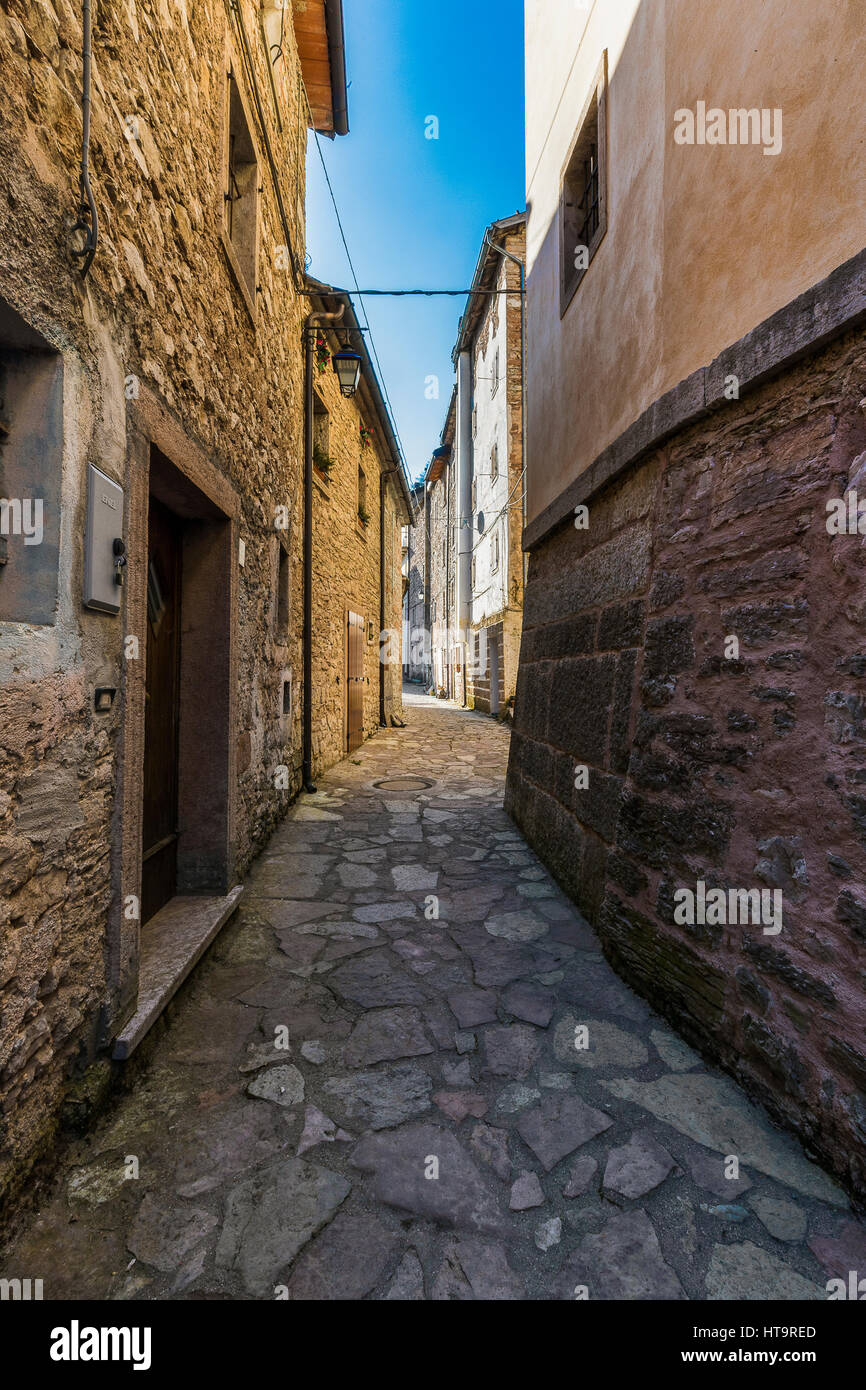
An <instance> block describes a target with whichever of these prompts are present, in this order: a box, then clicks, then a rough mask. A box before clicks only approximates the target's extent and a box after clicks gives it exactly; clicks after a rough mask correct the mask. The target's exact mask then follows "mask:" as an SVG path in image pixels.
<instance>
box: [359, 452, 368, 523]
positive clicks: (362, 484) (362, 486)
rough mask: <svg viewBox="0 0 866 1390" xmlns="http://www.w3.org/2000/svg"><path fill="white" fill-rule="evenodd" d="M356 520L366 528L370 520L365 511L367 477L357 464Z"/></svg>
mask: <svg viewBox="0 0 866 1390" xmlns="http://www.w3.org/2000/svg"><path fill="white" fill-rule="evenodd" d="M358 520H359V521H361V522H363V524H364V525H365V526H366V525H367V523H368V521H369V520H370V513H369V512H368V511H367V475H366V473H365V472H364V470H363V468H362V467H361V465H360V463H359V464H358Z"/></svg>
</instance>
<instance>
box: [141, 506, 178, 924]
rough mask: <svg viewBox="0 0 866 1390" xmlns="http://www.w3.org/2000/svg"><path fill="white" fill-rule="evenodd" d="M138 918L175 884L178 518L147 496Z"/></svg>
mask: <svg viewBox="0 0 866 1390" xmlns="http://www.w3.org/2000/svg"><path fill="white" fill-rule="evenodd" d="M147 561H148V564H147V677H146V687H145V688H146V696H145V715H144V808H143V816H142V822H143V831H142V875H141V879H142V881H141V920H142V922H147V921H148V920H149V919H150V918H151V917H153V915H154V913H156V912H158V911H159V909H160V908H161V907H163V906H164V905H165V903H167V902H168V900H169V898H171V897H173V896H174V893H175V890H176V888H177V789H178V769H177V756H178V746H177V735H178V702H179V688H180V565H181V552H180V522H179V520H178V518H177V517H176V516H175V515H174V513H173V512H170V511H169V510H168V508H167V507H164V506H163V505H162V504H161V503H160V502H157V501H156V499H155V498H153V497H152V498H151V499H150V511H149V515H148V544H147Z"/></svg>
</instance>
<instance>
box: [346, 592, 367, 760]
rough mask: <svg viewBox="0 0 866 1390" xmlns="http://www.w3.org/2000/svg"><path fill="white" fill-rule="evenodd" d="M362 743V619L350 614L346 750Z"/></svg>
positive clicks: (347, 630) (347, 635)
mask: <svg viewBox="0 0 866 1390" xmlns="http://www.w3.org/2000/svg"><path fill="white" fill-rule="evenodd" d="M363 742H364V619H363V618H362V617H361V616H360V615H359V614H358V613H350V614H349V615H348V622H347V626H346V749H347V751H348V752H349V753H354V751H355V749H356V748H360V747H361V744H362V743H363Z"/></svg>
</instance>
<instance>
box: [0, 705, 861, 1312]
mask: <svg viewBox="0 0 866 1390" xmlns="http://www.w3.org/2000/svg"><path fill="white" fill-rule="evenodd" d="M406 708H407V718H408V720H409V724H408V727H407V728H406V729H404V730H392V731H388V732H385V731H383V732H382V733H381V734H380V735H379V736H377V737H376V738H375V739H373V740H372V742H370V743H369V744H368V745H367V746H366V747H364V748H363V749H362V750H361V751H359V752H358V753H357V754H356V755H354V756H353V757H352V758H350V759H349V760H348V761H346V762H344V763H342V764H340V765H339V766H338V767H336V768H334V769H333V770H332V771H331V772H330V773H329V774H328V775H327V776H325V777H323V778H322V779H321V782H320V785H319V790H318V793H317V794H316V795H315V796H314V797H303V798H302V799H301V800H300V802H299V803H298V804H297V805H296V806H295V808H294V809H293V811H292V813H291V815H290V817H289V819H288V820H287V822H286V823H285V824H284V825H283V827H282V828H281V829H280V831H279V832H278V833H277V834H276V835H275V837H274V838H273V840H272V841H271V844H270V846H269V848H268V850H267V851H266V853H265V854H264V855H263V856H262V858H261V859H260V860H259V861H258V863H257V864H256V866H255V868H254V871H253V873H252V874H251V876H250V879H249V881H248V884H247V891H246V896H245V898H244V900H243V903H242V907H241V910H240V911H239V913H238V915H237V916H236V918H235V919H234V920H233V921H232V922H231V923H230V924H229V926H228V927H227V928H226V929H225V931H224V932H223V934H222V935H221V937H220V938H219V939H218V941H217V942H216V944H215V946H214V948H213V949H212V950H211V952H210V954H209V956H208V958H207V959H206V960H205V961H204V962H203V964H202V965H201V967H200V968H199V970H198V971H197V973H196V974H195V976H194V978H193V980H192V981H191V983H190V984H189V985H188V987H187V988H186V990H185V991H184V992H183V994H182V995H181V996H180V997H179V998H178V999H177V1000H176V1001H175V1003H174V1005H173V1006H172V1008H171V1010H170V1014H169V1017H168V1020H167V1022H166V1023H164V1024H162V1025H160V1036H159V1037H158V1038H157V1040H156V1042H155V1045H153V1046H152V1047H151V1052H150V1057H149V1060H148V1062H147V1065H146V1067H143V1068H142V1067H139V1069H138V1071H137V1072H136V1074H135V1077H134V1084H133V1085H132V1087H131V1089H130V1090H129V1092H128V1093H127V1094H124V1095H122V1096H120V1097H119V1098H118V1099H116V1100H115V1101H114V1102H113V1103H112V1106H111V1108H110V1109H109V1110H108V1112H107V1113H106V1114H104V1115H103V1117H102V1119H101V1121H100V1122H99V1123H98V1125H97V1126H96V1128H95V1129H94V1130H93V1131H92V1133H91V1134H90V1135H89V1136H88V1137H87V1139H86V1140H83V1141H80V1142H79V1143H78V1144H77V1146H76V1147H75V1148H74V1150H72V1151H71V1152H69V1153H68V1154H67V1156H66V1157H65V1159H64V1163H63V1168H62V1171H61V1173H60V1175H59V1178H58V1183H57V1186H56V1188H55V1190H54V1193H53V1195H52V1196H50V1197H49V1198H46V1200H45V1201H44V1202H43V1204H42V1207H41V1210H40V1212H39V1214H38V1216H35V1217H34V1218H33V1219H32V1220H31V1222H30V1225H29V1228H28V1229H26V1230H25V1231H24V1232H23V1233H22V1234H20V1235H19V1238H18V1242H17V1244H16V1246H15V1247H14V1249H13V1250H12V1251H11V1252H9V1253H8V1255H7V1257H6V1258H5V1259H4V1260H3V1261H2V1265H3V1269H2V1272H3V1274H4V1275H6V1276H9V1277H11V1276H15V1275H18V1276H20V1277H28V1276H29V1277H34V1278H39V1277H41V1278H43V1279H44V1281H45V1297H46V1298H49V1297H51V1298H70V1299H81V1298H100V1299H101V1298H113V1299H135V1298H144V1299H150V1298H245V1297H246V1298H256V1299H261V1298H265V1299H273V1298H274V1297H281V1296H282V1297H285V1296H286V1291H287V1295H288V1297H289V1298H292V1299H361V1298H374V1299H394V1300H407V1299H409V1300H412V1299H521V1298H531V1299H548V1298H574V1297H575V1296H580V1292H579V1291H580V1290H581V1289H582V1288H585V1289H586V1291H587V1293H588V1296H589V1297H590V1298H591V1299H623V1298H627V1299H695V1300H701V1299H727V1298H750V1299H776V1298H782V1299H802V1298H806V1299H823V1298H826V1297H827V1293H826V1283H827V1280H828V1279H830V1278H832V1277H837V1276H838V1277H841V1278H845V1279H847V1276H848V1271H849V1270H851V1269H857V1268H858V1267H859V1268H860V1269H861V1270H862V1271H863V1272H864V1273H866V1230H864V1227H863V1226H862V1225H861V1223H860V1222H859V1221H858V1220H857V1219H856V1218H854V1217H853V1216H852V1214H851V1212H850V1210H849V1209H848V1204H847V1201H846V1198H845V1196H844V1194H843V1193H842V1192H841V1191H840V1190H839V1189H838V1188H837V1187H836V1186H835V1184H834V1183H833V1182H832V1181H831V1180H830V1178H829V1177H827V1176H826V1175H825V1174H824V1173H823V1172H822V1171H821V1170H820V1169H819V1168H817V1167H815V1166H814V1165H813V1164H812V1163H810V1162H809V1161H808V1160H807V1159H806V1158H805V1156H804V1154H803V1152H802V1150H801V1148H800V1147H799V1145H798V1144H797V1143H796V1142H794V1141H793V1140H792V1139H789V1138H788V1137H787V1136H785V1135H784V1134H782V1133H781V1132H780V1131H778V1130H777V1129H775V1128H774V1127H773V1126H772V1125H771V1124H770V1123H769V1121H768V1120H767V1119H766V1117H765V1116H764V1115H763V1113H762V1112H761V1111H760V1110H758V1109H756V1108H755V1107H753V1106H752V1105H751V1104H750V1103H749V1101H748V1099H747V1098H746V1096H745V1095H744V1093H743V1092H742V1091H741V1090H740V1089H739V1088H738V1087H737V1086H736V1085H734V1084H733V1082H731V1081H730V1080H728V1079H727V1078H725V1077H724V1076H722V1075H721V1074H720V1073H719V1072H717V1071H716V1070H714V1069H713V1068H712V1067H709V1066H706V1065H704V1063H703V1062H702V1061H701V1059H700V1057H698V1056H697V1055H695V1054H694V1053H693V1052H692V1051H690V1049H689V1048H688V1047H687V1046H686V1045H685V1044H684V1043H683V1042H682V1041H681V1040H680V1039H679V1038H678V1037H676V1036H675V1035H674V1034H673V1033H672V1032H671V1031H670V1029H669V1028H668V1027H667V1026H666V1025H665V1024H664V1023H662V1022H661V1021H660V1019H659V1018H658V1017H656V1016H655V1015H654V1014H653V1013H652V1011H651V1010H650V1009H649V1008H648V1007H647V1006H646V1005H645V1004H644V1003H642V1001H641V1000H640V999H638V998H637V997H636V996H635V995H634V994H632V993H631V991H630V990H629V989H628V988H626V986H625V985H624V984H622V983H621V982H620V981H619V980H618V978H617V977H616V975H614V974H613V972H612V971H611V970H610V968H609V967H608V966H607V964H606V963H605V961H604V959H603V957H602V955H601V953H600V950H599V946H598V942H597V940H596V938H595V936H594V934H593V932H592V931H591V930H590V929H589V927H588V926H587V925H586V923H585V922H584V921H583V920H582V918H581V917H580V915H579V914H578V913H577V911H576V910H575V909H574V908H573V907H572V906H571V904H570V903H569V901H568V900H567V899H566V898H565V897H564V896H563V895H562V894H561V893H560V891H559V889H558V888H557V887H556V885H555V884H554V883H553V882H552V881H551V879H550V877H549V876H548V874H547V872H546V871H545V870H544V868H543V867H542V866H541V865H540V864H539V862H538V861H537V859H536V858H535V856H534V855H533V854H532V853H531V852H530V851H529V850H528V849H527V847H526V845H525V843H524V842H523V840H522V838H521V836H520V835H519V834H518V833H517V831H516V830H515V829H514V827H513V825H512V824H511V822H510V821H509V820H508V818H507V817H506V815H505V813H504V811H503V809H502V797H503V785H504V775H505V767H506V759H507V753H508V732H507V730H506V729H504V728H503V727H501V726H500V725H498V724H497V723H496V722H494V721H492V720H490V719H487V718H485V717H483V716H480V715H475V714H472V713H467V712H464V711H460V710H457V709H455V708H454V707H453V706H448V705H443V704H440V703H438V702H436V701H434V700H427V699H425V698H423V697H420V698H419V697H417V696H409V697H408V698H407V706H406ZM437 914H438V915H437ZM581 1030H586V1031H585V1032H583V1031H581ZM286 1042H287V1043H288V1046H283V1045H282V1044H285V1043H286ZM275 1043H276V1046H275ZM583 1044H585V1045H583ZM729 1155H735V1156H737V1157H738V1158H739V1165H740V1166H739V1177H738V1178H737V1179H731V1178H726V1176H725V1162H726V1157H727V1156H729ZM133 1159H137V1164H138V1177H137V1178H136V1177H134V1176H130V1174H131V1173H132V1172H133V1171H134V1167H135V1164H134V1163H133V1162H132V1161H131V1160H133ZM576 1290H578V1293H577V1295H576V1293H575V1291H576Z"/></svg>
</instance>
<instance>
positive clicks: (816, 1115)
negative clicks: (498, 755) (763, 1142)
mask: <svg viewBox="0 0 866 1390" xmlns="http://www.w3.org/2000/svg"><path fill="white" fill-rule="evenodd" d="M864 465H866V341H864V337H863V334H862V332H860V333H853V332H849V333H848V335H847V336H846V337H844V338H841V339H839V340H838V341H837V342H836V343H834V344H833V345H832V346H830V347H828V348H825V349H824V350H823V351H821V352H820V353H819V354H817V355H813V356H811V357H809V358H807V359H806V360H804V361H802V362H800V363H799V364H798V365H796V366H794V367H793V368H789V369H788V370H787V371H786V373H785V374H784V375H783V376H781V377H779V378H777V379H776V380H774V381H771V382H769V383H767V384H765V385H763V386H761V387H760V388H758V389H757V390H755V391H754V392H753V393H751V394H749V395H748V396H747V397H745V398H744V399H743V400H739V401H736V400H735V401H730V402H728V403H726V404H725V405H724V406H723V407H722V408H721V409H718V410H716V411H715V412H714V413H712V414H710V415H708V416H706V417H705V418H704V419H703V420H701V421H700V422H699V423H697V424H695V425H693V426H691V427H690V428H688V429H687V430H683V431H681V432H680V434H678V435H675V436H674V437H673V438H672V439H671V440H670V441H669V442H668V443H667V444H665V445H664V446H663V447H660V448H656V449H655V450H654V451H653V452H651V453H650V454H648V455H647V456H645V457H644V458H643V459H642V460H641V461H640V462H639V463H638V464H637V465H636V466H633V467H632V468H631V469H630V470H629V471H627V472H626V473H625V474H624V475H622V476H621V478H620V479H619V480H618V481H614V482H613V483H611V484H609V485H608V486H607V487H606V488H605V489H604V490H603V491H601V492H599V493H597V494H595V495H594V496H593V497H592V498H591V499H590V502H589V524H588V529H586V530H579V529H575V528H574V527H573V526H572V525H566V526H563V527H561V528H560V529H559V530H557V531H555V532H553V533H552V534H551V535H550V536H549V537H548V538H547V539H546V540H544V541H542V542H541V543H540V544H539V545H538V546H537V547H536V548H535V549H533V550H532V553H531V556H530V562H529V581H528V588H527V594H526V607H525V627H524V633H523V639H522V649H521V665H520V675H519V681H518V689H517V699H516V712H515V734H514V738H513V742H512V749H511V760H510V766H509V774H508V790H507V803H506V804H507V807H508V809H509V810H510V812H511V814H512V815H513V817H514V818H515V820H516V821H517V822H518V824H519V825H520V826H521V827H522V829H523V830H524V832H525V833H526V835H527V836H528V838H529V840H530V841H531V843H532V844H533V845H534V846H535V848H536V849H537V850H538V852H539V854H540V855H541V856H542V858H543V859H544V860H545V861H546V862H547V864H548V865H549V866H550V867H551V868H552V869H553V871H554V872H555V873H556V875H557V877H558V878H559V880H560V881H561V882H562V883H563V885H564V886H565V887H566V889H567V890H568V891H569V892H570V893H571V895H572V896H573V897H574V898H575V899H576V901H577V902H578V903H579V905H580V906H581V908H582V909H583V910H584V911H585V913H586V914H587V916H588V917H589V918H590V920H591V921H592V922H593V923H594V924H595V925H596V927H597V928H598V931H599V933H600V936H601V939H602V942H603V945H604V949H605V952H606V954H607V955H608V956H609V958H610V959H611V961H612V962H613V963H614V964H615V966H616V968H617V969H618V970H619V971H620V972H621V973H622V974H623V976H625V977H626V978H627V979H628V980H629V981H630V982H631V983H632V984H633V985H634V986H635V987H636V988H637V989H638V990H640V992H641V993H643V994H644V995H645V996H647V997H648V998H649V999H650V1000H651V1002H652V1003H653V1005H654V1006H655V1007H656V1008H657V1009H658V1010H659V1011H660V1012H661V1013H663V1014H664V1015H665V1016H666V1017H667V1018H669V1019H670V1021H671V1022H672V1023H673V1024H674V1025H675V1026H676V1027H677V1028H679V1029H680V1031H681V1032H682V1033H683V1034H684V1035H685V1036H686V1037H687V1038H688V1039H689V1041H690V1042H692V1043H693V1044H694V1045H695V1046H697V1047H698V1048H699V1049H700V1050H701V1051H702V1052H703V1053H704V1054H705V1055H707V1056H709V1057H711V1058H714V1059H716V1060H718V1061H719V1062H721V1063H722V1064H723V1065H724V1066H725V1067H726V1068H728V1070H729V1071H731V1072H732V1073H733V1074H734V1075H735V1076H736V1077H737V1078H738V1079H739V1080H740V1081H741V1082H742V1083H743V1084H744V1085H745V1086H746V1087H747V1089H748V1090H750V1091H751V1093H752V1094H753V1095H755V1096H756V1097H758V1098H759V1099H760V1100H762V1101H763V1102H764V1103H766V1105H767V1106H768V1108H769V1109H770V1111H771V1112H772V1113H773V1114H774V1115H775V1116H776V1118H778V1119H779V1120H780V1121H781V1122H783V1123H784V1124H786V1125H788V1126H790V1127H791V1128H792V1129H794V1130H796V1131H797V1132H798V1133H799V1134H800V1135H801V1136H802V1138H803V1139H804V1141H805V1142H806V1144H807V1147H809V1148H810V1149H811V1151H812V1152H814V1153H816V1154H818V1155H820V1156H821V1157H822V1159H823V1160H824V1161H825V1162H826V1163H828V1164H829V1165H830V1166H831V1167H832V1168H833V1169H835V1171H836V1172H837V1173H838V1174H839V1175H840V1177H841V1178H842V1179H843V1180H844V1181H846V1182H847V1184H848V1185H849V1188H850V1189H851V1190H853V1191H857V1192H859V1193H860V1194H861V1196H862V1195H863V1194H864V1193H866V1007H864V985H866V971H864V942H866V791H864V788H866V689H864V680H866V549H864V547H866V540H864V538H863V536H860V535H858V534H852V535H847V534H842V535H830V534H828V530H827V526H826V521H827V510H826V504H827V502H828V500H829V499H831V498H839V497H841V496H842V495H844V494H845V492H846V490H847V489H848V488H849V486H851V485H852V484H853V485H856V483H857V479H858V478H859V476H860V471H861V470H862V471H863V473H864V475H866V468H864ZM860 487H861V492H863V491H864V490H866V489H864V485H863V483H862V482H861V484H860ZM731 638H736V645H734V644H732V643H731V642H730V639H731ZM581 767H584V768H586V770H587V774H588V781H586V784H585V785H584V781H585V779H583V778H581V777H580V776H578V777H576V770H577V769H578V768H581ZM700 880H703V881H704V882H705V884H706V886H707V891H709V890H710V888H712V887H718V888H723V889H726V890H728V889H732V888H738V889H750V890H751V889H770V890H776V889H778V890H781V893H782V903H783V925H782V930H781V932H779V933H778V934H767V933H765V932H764V930H763V925H761V924H758V925H755V924H754V923H752V922H747V923H745V924H743V923H742V922H739V923H721V924H712V923H710V924H708V923H706V922H704V923H701V922H699V921H695V922H694V923H693V924H692V925H688V924H681V918H682V913H680V914H679V917H677V916H675V913H676V908H677V904H678V903H680V902H681V901H682V899H680V898H677V897H675V894H676V893H677V890H679V889H682V888H691V889H692V890H696V884H697V882H698V881H700Z"/></svg>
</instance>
